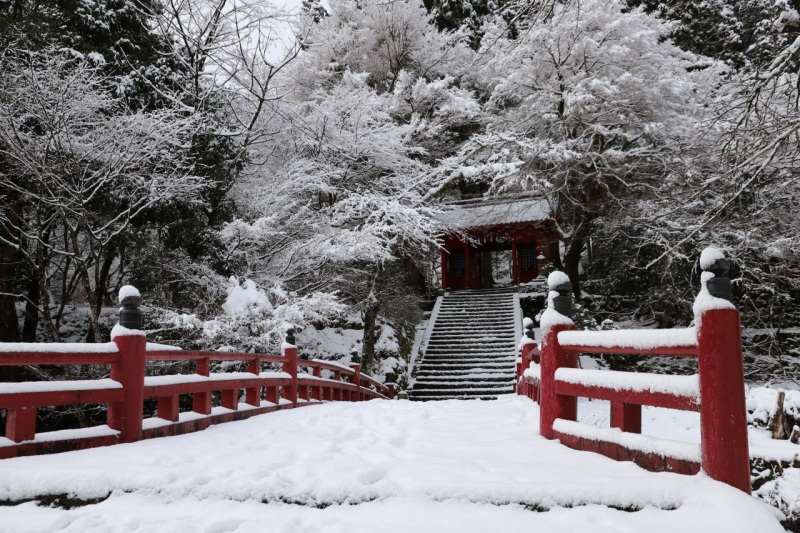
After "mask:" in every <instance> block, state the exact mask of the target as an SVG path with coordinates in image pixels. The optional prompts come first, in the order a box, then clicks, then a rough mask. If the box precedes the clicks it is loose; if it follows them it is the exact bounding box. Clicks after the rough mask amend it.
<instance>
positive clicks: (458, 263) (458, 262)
mask: <svg viewBox="0 0 800 533" xmlns="http://www.w3.org/2000/svg"><path fill="white" fill-rule="evenodd" d="M450 255H451V260H452V261H453V263H452V264H453V274H454V275H456V276H463V275H464V250H453V251H452V252H450Z"/></svg>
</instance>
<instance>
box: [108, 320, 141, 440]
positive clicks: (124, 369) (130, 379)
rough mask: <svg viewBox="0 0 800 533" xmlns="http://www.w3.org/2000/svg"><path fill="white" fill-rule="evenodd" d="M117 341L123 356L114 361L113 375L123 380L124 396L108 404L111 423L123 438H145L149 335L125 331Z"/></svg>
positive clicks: (120, 438) (116, 378)
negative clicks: (143, 428)
mask: <svg viewBox="0 0 800 533" xmlns="http://www.w3.org/2000/svg"><path fill="white" fill-rule="evenodd" d="M114 342H115V343H116V344H117V347H118V348H119V359H118V360H117V363H115V364H113V365H111V379H113V380H114V381H119V382H120V383H122V390H123V391H124V399H123V400H122V401H121V402H119V403H112V404H111V405H109V406H108V425H109V426H110V427H111V428H113V429H116V430H118V431H119V432H120V434H119V440H120V442H136V441H138V440H141V438H142V407H143V403H144V363H145V349H146V346H147V338H146V337H145V336H144V335H125V336H119V337H116V338H115V339H114Z"/></svg>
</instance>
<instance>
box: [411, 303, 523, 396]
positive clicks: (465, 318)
mask: <svg viewBox="0 0 800 533" xmlns="http://www.w3.org/2000/svg"><path fill="white" fill-rule="evenodd" d="M515 306H516V299H515V297H514V294H513V292H512V291H511V290H510V289H491V290H485V291H458V292H449V293H447V294H445V296H444V297H443V298H442V300H441V304H440V305H439V309H438V313H437V315H436V316H435V317H434V320H435V322H434V324H432V327H431V330H430V331H431V334H430V338H429V339H427V342H426V343H425V345H424V346H423V347H422V349H421V352H420V357H419V359H418V363H417V365H416V367H415V369H414V372H413V376H414V379H415V381H414V385H413V387H412V390H411V393H410V395H409V397H410V398H411V399H412V400H445V399H454V398H455V399H458V398H484V399H493V398H497V396H499V395H503V394H510V393H511V392H513V390H514V380H515V363H516V341H517V339H516V338H515V331H516V330H515V323H514V320H515V317H517V316H519V313H518V310H517V309H516V308H515Z"/></svg>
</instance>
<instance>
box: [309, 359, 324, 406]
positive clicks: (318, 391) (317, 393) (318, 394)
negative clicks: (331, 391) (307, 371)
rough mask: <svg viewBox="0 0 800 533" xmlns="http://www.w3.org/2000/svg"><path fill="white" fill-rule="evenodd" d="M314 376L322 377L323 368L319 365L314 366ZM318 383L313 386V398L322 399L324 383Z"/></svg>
mask: <svg viewBox="0 0 800 533" xmlns="http://www.w3.org/2000/svg"><path fill="white" fill-rule="evenodd" d="M314 377H316V378H322V368H320V367H318V366H317V367H314ZM316 383H317V384H316V385H314V386H313V387H311V398H313V399H314V400H322V385H320V384H319V382H316Z"/></svg>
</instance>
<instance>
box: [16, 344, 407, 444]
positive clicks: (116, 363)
mask: <svg viewBox="0 0 800 533" xmlns="http://www.w3.org/2000/svg"><path fill="white" fill-rule="evenodd" d="M115 342H116V344H117V347H118V349H119V350H120V352H119V353H112V354H95V353H88V354H80V353H61V354H59V353H50V352H48V353H34V352H24V353H17V354H0V359H1V360H0V364H32V363H33V362H36V363H40V364H45V363H46V364H108V363H111V364H112V367H111V375H112V379H114V380H116V381H118V382H119V383H120V384H121V385H122V386H123V388H109V389H95V388H86V387H85V386H82V385H81V384H78V385H77V386H76V388H73V389H72V390H66V391H47V392H29V393H17V394H0V407H2V408H3V409H6V410H7V412H8V424H7V434H8V437H9V438H13V439H15V440H17V439H20V440H25V441H26V442H23V443H21V444H15V445H12V446H4V447H1V448H0V459H2V458H7V457H17V456H22V455H33V454H41V453H57V452H62V451H70V450H76V449H84V448H90V447H96V446H107V445H111V444H115V443H117V442H132V441H134V440H139V439H141V438H143V435H144V437H148V438H149V437H153V436H160V435H173V434H181V433H186V432H190V431H198V430H201V429H204V428H206V427H208V426H209V425H211V424H215V423H220V422H226V421H231V420H240V419H242V418H248V417H250V416H253V415H255V414H261V413H266V412H272V411H276V410H278V409H287V408H293V407H298V406H300V405H302V406H306V405H313V404H314V403H316V402H309V403H303V404H300V405H298V404H297V403H296V399H297V396H296V394H297V390H298V387H297V385H298V380H297V366H298V361H297V350H296V348H290V349H287V350H286V354H285V355H284V356H272V355H261V354H249V353H240V354H237V353H230V352H200V351H186V352H180V351H164V352H146V351H145V350H146V347H145V338H144V337H143V336H128V337H119V338H117V339H115ZM4 355H8V357H4ZM146 360H152V361H196V362H197V373H198V374H200V375H206V376H207V375H209V374H210V361H212V360H223V361H227V360H232V361H246V362H247V363H248V371H250V372H251V373H252V374H254V377H252V378H244V379H241V378H234V379H225V380H216V379H215V380H207V381H204V382H189V383H175V384H167V385H151V386H147V387H145V386H144V370H145V368H144V363H145V361H146ZM262 362H280V363H283V365H284V371H286V372H287V373H288V374H289V375H290V376H291V377H288V378H260V377H256V376H257V375H258V373H259V372H260V364H261V363H262ZM305 366H308V367H310V368H313V369H314V374H315V375H316V376H317V377H321V370H322V369H329V370H331V371H333V373H334V376H335V377H336V379H337V380H339V381H338V382H332V381H330V380H307V382H306V383H304V386H305V387H306V390H308V389H309V387H310V388H311V390H312V394H314V392H313V391H315V390H316V391H317V393H316V394H318V395H319V396H323V395H324V394H328V395H329V396H330V397H331V399H333V398H335V397H336V396H338V397H339V398H344V399H348V400H350V399H352V400H353V401H356V400H357V399H359V398H360V399H363V400H367V399H372V398H384V397H386V396H387V395H389V394H391V393H392V392H393V390H392V389H393V388H392V387H387V386H385V385H383V384H381V383H379V382H377V381H376V380H374V379H373V378H371V377H370V376H365V375H362V374H361V373H360V369H358V368H356V369H353V370H343V369H342V368H341V367H340V366H339V365H335V364H326V363H317V362H311V363H309V364H308V365H305ZM342 374H344V375H346V376H348V378H349V379H350V380H351V383H344V382H342V381H341V379H342ZM362 381H364V382H366V383H369V384H370V385H371V386H374V387H375V389H376V390H375V391H373V390H371V389H369V388H364V387H362V386H361V382H362ZM262 387H265V388H266V393H267V399H268V400H271V401H273V403H274V404H276V405H273V406H269V407H265V408H261V407H257V408H256V409H250V410H246V411H244V412H242V411H235V412H232V413H226V414H225V415H213V416H212V415H208V416H206V417H204V418H202V419H196V420H193V421H187V422H179V414H180V413H179V396H180V395H182V394H191V395H192V397H193V404H194V405H193V408H194V409H195V410H198V412H203V411H205V413H204V414H208V413H210V408H211V405H210V400H211V392H212V391H221V393H222V404H223V406H225V407H228V408H230V409H233V410H235V409H237V407H238V397H239V391H240V389H245V395H246V398H247V399H248V401H250V402H252V403H251V405H260V392H261V388H262ZM279 389H283V391H284V394H285V396H286V397H287V399H289V398H291V396H292V392H294V394H295V396H294V402H293V403H292V404H289V405H277V404H278V400H279ZM145 397H156V398H158V415H159V418H162V419H164V420H168V421H170V422H173V423H172V424H170V425H168V426H164V427H160V428H153V429H149V430H147V432H143V431H142V405H143V400H144V398H145ZM290 401H291V400H290ZM80 403H107V404H109V417H108V418H109V426H110V427H112V428H114V429H117V430H118V431H120V435H119V436H107V437H88V438H79V439H67V440H63V441H54V442H50V441H47V442H28V441H31V440H32V439H33V438H34V437H35V419H36V407H38V406H47V405H69V404H80Z"/></svg>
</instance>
